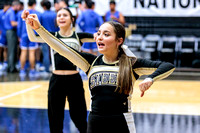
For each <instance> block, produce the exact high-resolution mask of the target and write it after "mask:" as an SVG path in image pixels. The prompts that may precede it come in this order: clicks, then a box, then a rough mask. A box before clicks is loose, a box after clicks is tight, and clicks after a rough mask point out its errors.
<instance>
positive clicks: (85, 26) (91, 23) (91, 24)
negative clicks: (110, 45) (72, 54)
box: [76, 0, 103, 55]
mask: <svg viewBox="0 0 200 133" xmlns="http://www.w3.org/2000/svg"><path fill="white" fill-rule="evenodd" d="M85 4H86V9H85V10H84V11H83V12H82V13H81V14H80V15H79V16H78V18H77V21H76V23H77V24H78V26H79V28H80V29H81V30H82V31H83V32H88V33H91V34H93V33H95V32H96V31H97V30H96V28H97V27H99V26H100V25H101V24H102V23H103V19H102V17H101V16H99V15H98V14H97V13H96V12H94V4H95V3H94V2H93V1H90V0H89V1H85ZM82 51H83V52H88V53H92V54H94V55H97V45H96V43H95V42H93V43H88V42H87V43H84V44H83V46H82Z"/></svg>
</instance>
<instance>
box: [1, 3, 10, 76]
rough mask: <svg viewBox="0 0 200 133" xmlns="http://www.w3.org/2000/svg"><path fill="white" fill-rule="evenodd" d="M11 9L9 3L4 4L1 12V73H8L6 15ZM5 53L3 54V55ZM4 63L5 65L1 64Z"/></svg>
mask: <svg viewBox="0 0 200 133" xmlns="http://www.w3.org/2000/svg"><path fill="white" fill-rule="evenodd" d="M9 8H10V4H9V3H8V2H6V3H4V6H3V9H2V10H1V11H0V57H1V55H3V59H2V58H0V67H1V68H0V71H2V72H3V71H7V67H8V62H7V40H6V29H5V26H4V21H5V14H6V12H7V10H8V9H9ZM2 52H3V54H2ZM1 61H3V63H2V62H1Z"/></svg>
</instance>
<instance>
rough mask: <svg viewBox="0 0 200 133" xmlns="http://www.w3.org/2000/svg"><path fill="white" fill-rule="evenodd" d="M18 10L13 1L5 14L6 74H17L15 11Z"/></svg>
mask: <svg viewBox="0 0 200 133" xmlns="http://www.w3.org/2000/svg"><path fill="white" fill-rule="evenodd" d="M19 8H20V2H19V1H13V2H12V6H11V7H10V8H9V9H8V10H7V12H6V13H5V21H4V26H5V30H6V40H7V46H8V54H7V55H8V69H7V71H8V72H11V73H13V72H17V69H16V63H17V45H18V37H17V31H16V30H17V14H16V13H17V11H18V10H19Z"/></svg>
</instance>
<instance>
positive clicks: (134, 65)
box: [28, 15, 175, 133]
mask: <svg viewBox="0 0 200 133" xmlns="http://www.w3.org/2000/svg"><path fill="white" fill-rule="evenodd" d="M28 24H29V25H30V26H31V27H32V28H33V29H35V30H36V32H37V33H38V34H39V35H40V37H42V38H43V39H44V40H45V42H46V43H47V44H48V45H49V46H50V47H52V48H53V49H55V50H56V51H58V52H59V53H60V54H62V55H63V56H64V57H66V58H67V59H69V60H70V61H72V62H73V63H74V64H75V65H77V66H78V67H80V68H81V69H82V70H83V71H85V72H86V73H87V75H88V78H89V88H90V91H91V100H92V104H91V111H90V114H89V118H88V128H87V133H135V132H136V130H135V126H134V120H133V115H132V111H131V104H130V101H131V94H132V93H133V85H134V83H135V81H136V80H137V79H138V78H139V77H140V76H141V75H148V77H147V78H146V79H144V81H142V82H141V83H140V84H139V88H140V90H141V96H143V95H144V92H145V91H146V90H148V89H149V88H150V86H151V85H152V84H153V82H155V81H157V80H161V79H163V78H165V77H167V76H169V75H170V74H171V73H172V72H173V71H174V69H175V68H174V65H172V64H171V63H166V62H160V61H151V60H147V59H139V58H137V57H135V56H134V54H133V53H132V52H131V51H130V50H129V49H128V48H127V47H126V46H125V45H123V42H124V39H125V29H124V27H123V26H122V25H121V24H120V23H118V22H106V23H104V24H103V25H101V27H100V28H99V30H98V32H97V34H96V36H95V40H96V43H97V47H98V51H99V52H100V53H101V54H102V55H100V56H98V57H97V56H94V55H91V54H87V53H81V52H78V51H76V50H75V49H73V48H71V47H69V46H66V45H65V44H64V43H63V42H62V41H61V40H59V39H57V38H55V37H54V36H52V35H51V34H49V32H48V31H47V30H45V29H44V28H43V27H42V26H41V25H40V23H39V21H38V19H37V17H36V15H29V16H28Z"/></svg>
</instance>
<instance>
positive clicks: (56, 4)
mask: <svg viewBox="0 0 200 133" xmlns="http://www.w3.org/2000/svg"><path fill="white" fill-rule="evenodd" d="M59 9H60V7H59V3H58V1H57V0H56V1H55V2H54V11H55V12H58V11H59Z"/></svg>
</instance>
